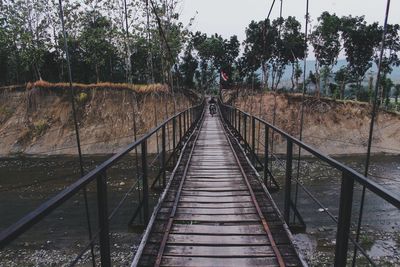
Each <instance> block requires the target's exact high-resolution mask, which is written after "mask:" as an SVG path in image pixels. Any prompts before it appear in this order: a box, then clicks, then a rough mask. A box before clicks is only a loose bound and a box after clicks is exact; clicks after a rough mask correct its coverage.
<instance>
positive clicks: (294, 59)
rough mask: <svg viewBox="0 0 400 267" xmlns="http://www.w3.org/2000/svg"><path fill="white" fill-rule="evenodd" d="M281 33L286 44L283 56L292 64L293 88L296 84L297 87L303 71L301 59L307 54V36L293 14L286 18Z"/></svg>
mask: <svg viewBox="0 0 400 267" xmlns="http://www.w3.org/2000/svg"><path fill="white" fill-rule="evenodd" d="M281 34H282V39H283V44H284V46H283V52H282V54H281V57H284V58H286V59H287V61H288V62H290V64H291V65H292V75H291V80H292V90H293V89H294V88H295V86H296V88H297V86H298V79H299V77H300V76H301V73H300V72H302V71H301V69H300V66H299V60H301V59H303V58H304V55H305V49H306V47H305V42H304V38H305V36H304V34H303V33H302V32H301V24H300V22H299V21H297V20H296V18H295V17H291V16H289V17H288V18H287V19H286V20H285V23H284V26H283V28H282V33H281ZM295 79H296V83H295Z"/></svg>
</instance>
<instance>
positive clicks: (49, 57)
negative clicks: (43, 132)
mask: <svg viewBox="0 0 400 267" xmlns="http://www.w3.org/2000/svg"><path fill="white" fill-rule="evenodd" d="M181 2H182V1H181V0H147V1H129V0H109V1H104V0H85V1H79V0H64V1H62V4H63V8H64V19H65V28H66V32H67V39H66V40H67V46H68V49H69V50H68V52H69V55H70V59H71V69H72V78H73V81H74V82H80V83H99V82H117V83H122V82H126V83H134V84H147V83H165V84H169V85H170V86H173V87H174V88H178V89H179V90H184V89H194V90H198V91H200V92H203V91H205V90H209V89H210V88H211V89H218V87H219V84H220V81H221V83H222V85H221V86H222V87H224V88H252V89H254V90H272V91H275V90H279V91H287V92H296V91H302V89H303V80H304V78H303V76H304V77H305V78H306V79H305V85H306V88H307V92H308V93H310V94H315V95H316V96H318V97H319V96H327V97H333V98H336V99H356V100H359V101H370V100H371V98H372V91H373V87H374V80H375V79H376V77H373V76H371V75H368V70H370V69H371V67H373V66H374V65H375V66H376V65H377V64H378V59H379V53H380V46H381V40H382V35H383V26H382V25H380V24H379V23H377V22H374V23H368V22H367V21H366V20H365V18H364V17H362V16H351V15H348V16H342V17H339V16H337V15H336V14H331V13H329V12H323V13H322V14H320V16H319V17H317V18H309V21H311V25H310V27H309V31H308V32H307V37H306V34H305V33H304V30H303V28H304V27H302V24H304V23H305V22H303V21H300V20H299V19H298V18H295V17H292V16H289V17H286V18H284V17H279V18H275V19H272V20H269V19H268V20H267V19H265V20H261V21H251V22H249V24H248V26H247V27H246V29H243V31H245V32H246V38H245V40H244V41H243V42H241V41H239V40H238V38H237V36H231V37H229V38H224V37H222V35H220V34H218V33H215V34H213V35H208V34H206V33H202V32H199V31H193V30H192V23H193V22H194V21H195V20H196V18H195V17H193V18H192V19H191V20H190V22H189V23H188V24H187V25H185V24H183V23H182V22H181V20H180V4H181ZM399 31H400V26H399V25H398V24H393V25H388V28H387V34H386V36H385V43H384V55H383V61H382V73H381V75H382V77H381V84H380V93H379V96H380V101H381V103H383V104H385V106H387V107H388V106H391V107H395V108H397V107H398V105H399V104H398V98H399V94H400V85H399V81H392V80H391V79H390V78H389V75H390V73H391V72H392V71H393V68H394V67H397V66H399V65H400V59H399V52H400V37H399ZM64 45H65V44H64V39H63V34H62V28H61V20H60V12H59V2H58V1H56V0H23V1H22V0H13V1H12V0H3V1H1V2H0V62H1V64H0V85H2V86H8V85H19V84H25V83H27V82H30V81H36V80H45V81H48V82H59V81H66V80H67V78H68V76H67V64H66V56H65V53H64ZM306 47H307V49H306ZM307 53H308V54H311V53H312V54H313V55H314V56H315V70H314V69H313V71H309V70H308V71H307V73H305V74H304V73H303V66H302V61H303V60H304V59H305V58H306V54H307ZM340 56H342V57H345V59H346V65H345V66H342V67H341V68H340V69H339V70H335V71H333V69H334V66H335V65H336V63H337V61H338V58H339V57H340ZM285 71H290V73H291V75H290V76H291V78H290V82H289V83H282V75H283V73H284V72H285ZM221 73H223V74H224V75H225V77H226V81H225V79H221V78H220V75H221ZM396 83H397V84H396Z"/></svg>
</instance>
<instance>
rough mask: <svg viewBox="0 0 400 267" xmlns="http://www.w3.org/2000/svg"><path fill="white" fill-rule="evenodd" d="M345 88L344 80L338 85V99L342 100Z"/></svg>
mask: <svg viewBox="0 0 400 267" xmlns="http://www.w3.org/2000/svg"><path fill="white" fill-rule="evenodd" d="M345 87H346V82H345V79H343V80H342V82H341V83H340V99H342V100H343V99H344V89H345Z"/></svg>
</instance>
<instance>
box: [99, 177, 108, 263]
mask: <svg viewBox="0 0 400 267" xmlns="http://www.w3.org/2000/svg"><path fill="white" fill-rule="evenodd" d="M107 205H108V204H107V176H106V173H103V174H101V175H99V176H98V177H97V209H98V217H99V228H100V235H99V241H100V259H101V266H111V258H110V236H109V234H110V230H109V224H108V211H107Z"/></svg>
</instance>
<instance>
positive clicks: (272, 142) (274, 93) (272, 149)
mask: <svg viewBox="0 0 400 267" xmlns="http://www.w3.org/2000/svg"><path fill="white" fill-rule="evenodd" d="M274 3H275V1H274V2H273V3H272V5H273V4H274ZM282 8H283V0H281V4H280V10H279V18H280V20H282ZM268 16H269V14H268ZM267 19H268V18H267ZM280 38H281V26H279V31H278V39H279V40H280ZM279 53H280V52H279ZM272 75H274V74H273V73H272ZM271 86H272V88H271V89H272V90H273V96H274V109H273V113H272V125H274V126H275V124H276V108H277V102H276V97H277V96H276V89H277V88H275V89H274V79H273V78H272V81H271ZM274 135H275V131H272V134H271V154H273V153H274ZM270 164H271V165H270V166H271V170H272V161H271V163H270Z"/></svg>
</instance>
